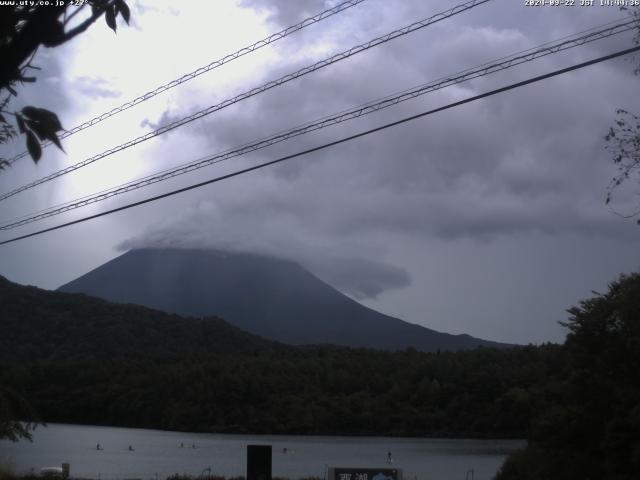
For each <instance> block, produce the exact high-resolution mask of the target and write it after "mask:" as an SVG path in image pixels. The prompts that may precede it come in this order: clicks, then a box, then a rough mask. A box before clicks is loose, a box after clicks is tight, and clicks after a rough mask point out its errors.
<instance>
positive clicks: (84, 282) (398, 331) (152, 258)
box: [59, 249, 504, 351]
mask: <svg viewBox="0 0 640 480" xmlns="http://www.w3.org/2000/svg"><path fill="white" fill-rule="evenodd" d="M59 290H60V291H62V292H76V293H85V294H87V295H92V296H97V297H101V298H104V299H106V300H109V301H112V302H119V303H135V304H139V305H145V306H147V307H151V308H155V309H158V310H162V311H165V312H170V313H176V314H179V315H186V316H196V317H200V316H207V315H216V316H219V317H222V318H224V319H225V320H227V321H229V322H230V323H232V324H233V325H236V326H238V327H239V328H241V329H243V330H246V331H248V332H251V333H254V334H257V335H260V336H262V337H265V338H269V339H273V340H277V341H280V342H284V343H289V344H294V345H297V344H320V343H329V344H336V345H346V346H352V347H369V348H380V349H389V350H395V349H404V348H408V347H414V348H416V349H419V350H423V351H435V350H438V349H443V350H461V349H468V348H475V347H477V346H480V345H483V346H494V347H499V346H504V345H503V344H499V343H495V342H488V341H484V340H480V339H476V338H473V337H471V336H469V335H449V334H445V333H440V332H436V331H433V330H430V329H427V328H424V327H421V326H418V325H414V324H410V323H407V322H404V321H402V320H399V319H397V318H393V317H390V316H387V315H383V314H381V313H379V312H376V311H374V310H372V309H370V308H367V307H365V306H363V305H360V304H359V303H357V302H355V301H354V300H352V299H350V298H349V297H347V296H346V295H343V294H342V293H340V292H338V291H337V290H335V289H334V288H332V287H331V286H329V285H327V284H326V283H324V282H322V281H321V280H319V279H318V278H316V277H315V276H313V275H312V274H311V273H309V272H308V271H306V270H305V269H303V268H302V267H300V266H299V265H298V264H296V263H293V262H290V261H286V260H280V259H275V258H268V257H263V256H259V255H252V254H241V253H226V252H220V251H201V250H171V249H162V250H161V249H144V250H132V251H129V252H127V253H125V254H124V255H122V256H120V257H118V258H116V259H114V260H112V261H110V262H107V263H106V264H104V265H102V266H100V267H98V268H96V269H95V270H93V271H91V272H89V273H87V274H85V275H83V276H81V277H79V278H78V279H76V280H74V281H72V282H70V283H68V284H66V285H64V286H62V287H60V289H59Z"/></svg>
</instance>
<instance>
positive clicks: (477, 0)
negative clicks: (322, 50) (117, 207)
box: [0, 0, 492, 201]
mask: <svg viewBox="0 0 640 480" xmlns="http://www.w3.org/2000/svg"><path fill="white" fill-rule="evenodd" d="M490 1H492V0H470V1H468V2H466V3H463V4H460V5H457V6H455V7H453V8H450V9H449V10H446V11H444V12H440V13H437V14H435V15H433V16H431V17H429V18H427V19H424V20H420V21H418V22H414V23H412V24H411V25H408V26H406V27H403V28H400V29H398V30H394V31H393V32H390V33H387V34H386V35H382V36H380V37H377V38H374V39H373V40H370V41H368V42H366V43H363V44H360V45H357V46H355V47H352V48H350V49H349V50H345V51H343V52H341V53H338V54H336V55H333V56H331V57H329V58H326V59H325V60H322V61H320V62H317V63H315V64H313V65H311V66H307V67H304V68H302V69H300V70H297V71H296V72H293V73H289V74H287V75H284V76H282V77H280V78H278V79H277V80H272V81H270V82H268V83H266V84H264V85H262V86H260V87H256V88H253V89H251V90H248V91H246V92H244V93H241V94H240V95H236V96H235V97H233V98H230V99H228V100H224V101H223V102H221V103H218V104H216V105H212V106H210V107H208V108H205V109H203V110H200V111H199V112H196V113H194V114H192V115H189V116H187V117H184V118H182V119H180V120H176V121H174V122H172V123H170V124H168V125H165V126H163V127H160V128H158V129H156V130H154V131H152V132H149V133H146V134H144V135H141V136H139V137H137V138H134V139H133V140H129V141H128V142H126V143H123V144H120V145H118V146H116V147H113V148H110V149H109V150H106V151H104V152H102V153H100V154H98V155H95V156H93V157H90V158H87V159H85V160H82V161H80V162H78V163H75V164H73V165H70V166H69V167H66V168H64V169H62V170H58V171H57V172H54V173H52V174H50V175H47V176H45V177H42V178H40V179H38V180H35V181H33V182H31V183H28V184H26V185H23V186H21V187H18V188H16V189H14V190H12V191H10V192H8V193H4V194H2V195H0V201H1V200H6V199H7V198H10V197H12V196H14V195H17V194H18V193H20V192H23V191H25V190H28V189H30V188H33V187H36V186H38V185H41V184H43V183H45V182H48V181H51V180H53V179H55V178H58V177H61V176H62V175H65V174H67V173H70V172H73V171H75V170H78V169H79V168H82V167H85V166H87V165H90V164H92V163H94V162H96V161H98V160H100V159H102V158H105V157H107V156H109V155H113V154H114V153H117V152H121V151H122V150H125V149H127V148H129V147H132V146H134V145H137V144H139V143H142V142H144V141H146V140H149V139H151V138H154V137H157V136H158V135H162V134H164V133H167V132H169V131H171V130H173V129H175V128H178V127H181V126H182V125H185V124H187V123H190V122H193V121H194V120H198V119H200V118H202V117H204V116H207V115H210V114H212V113H214V112H217V111H218V110H222V109H223V108H226V107H228V106H230V105H233V104H235V103H238V102H240V101H242V100H245V99H247V98H250V97H253V96H255V95H258V94H259V93H263V92H265V91H267V90H270V89H272V88H274V87H278V86H280V85H283V84H285V83H287V82H290V81H291V80H294V79H296V78H299V77H302V76H304V75H307V74H308V73H311V72H314V71H316V70H319V69H321V68H324V67H327V66H329V65H332V64H334V63H336V62H339V61H341V60H344V59H346V58H349V57H351V56H353V55H356V54H358V53H361V52H364V51H366V50H369V49H370V48H373V47H377V46H378V45H382V44H384V43H386V42H389V41H391V40H393V39H395V38H398V37H401V36H403V35H407V34H409V33H411V32H415V31H416V30H420V29H422V28H425V27H427V26H429V25H432V24H434V23H436V22H440V21H442V20H445V19H447V18H449V17H452V16H454V15H457V14H459V13H462V12H465V11H467V10H470V9H471V8H474V7H477V6H478V5H481V4H484V3H487V2H490Z"/></svg>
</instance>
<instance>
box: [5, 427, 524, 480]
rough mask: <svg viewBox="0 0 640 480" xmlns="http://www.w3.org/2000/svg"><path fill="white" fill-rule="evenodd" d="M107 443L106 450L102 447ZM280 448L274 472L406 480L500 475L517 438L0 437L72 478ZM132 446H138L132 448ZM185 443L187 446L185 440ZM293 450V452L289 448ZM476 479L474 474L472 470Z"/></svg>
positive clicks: (50, 432) (134, 433)
mask: <svg viewBox="0 0 640 480" xmlns="http://www.w3.org/2000/svg"><path fill="white" fill-rule="evenodd" d="M98 443H99V444H100V446H101V448H102V450H99V451H98V450H96V445H97V444H98ZM250 444H256V445H272V446H273V475H274V476H279V477H288V478H291V479H298V478H302V477H309V476H315V477H321V478H325V473H326V469H327V467H374V468H378V467H386V468H388V467H389V465H387V463H386V460H387V452H391V454H392V458H393V463H392V467H393V468H401V469H402V470H403V473H404V480H465V476H466V474H467V472H468V471H469V470H471V469H473V470H474V479H475V480H488V479H491V478H493V476H494V475H495V473H496V472H497V470H498V469H499V468H500V465H502V462H503V461H504V458H505V457H506V456H507V455H508V454H509V453H510V452H512V451H513V450H515V449H517V448H520V447H522V446H523V445H524V442H523V441H517V440H450V439H415V438H386V437H323V436H265V435H217V434H197V433H181V432H164V431H159V430H143V429H129V428H112V427H91V426H79V425H61V424H49V425H48V427H46V428H44V427H38V429H37V430H36V431H35V433H34V436H33V443H29V442H24V441H23V442H19V443H11V442H8V441H0V464H5V465H6V464H8V465H9V466H13V467H14V468H15V471H16V472H18V473H23V472H28V471H30V470H31V469H32V468H33V469H35V470H36V471H39V469H40V468H41V467H48V466H60V465H61V464H62V463H69V464H70V465H71V476H75V477H83V478H92V479H100V480H105V479H113V478H118V479H122V478H139V479H156V478H158V479H160V480H163V479H165V478H166V477H167V476H169V475H172V474H174V473H180V474H184V473H186V474H190V475H193V476H198V475H201V474H203V473H204V474H208V473H209V470H208V469H209V468H210V469H211V470H210V471H211V473H212V474H218V475H224V476H227V477H230V476H239V475H246V455H247V454H246V450H247V445H250ZM129 445H131V446H132V448H133V451H129ZM181 445H183V446H181ZM285 449H286V451H285ZM469 478H471V474H469Z"/></svg>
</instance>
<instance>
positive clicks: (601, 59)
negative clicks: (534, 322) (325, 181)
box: [0, 46, 640, 245]
mask: <svg viewBox="0 0 640 480" xmlns="http://www.w3.org/2000/svg"><path fill="white" fill-rule="evenodd" d="M639 50H640V46H637V47H633V48H628V49H625V50H621V51H618V52H615V53H612V54H609V55H605V56H602V57H599V58H595V59H593V60H589V61H587V62H582V63H579V64H576V65H572V66H570V67H566V68H562V69H560V70H555V71H553V72H550V73H546V74H544V75H539V76H537V77H533V78H529V79H527V80H523V81H521V82H517V83H513V84H511V85H507V86H505V87H501V88H497V89H495V90H491V91H489V92H485V93H482V94H480V95H475V96H473V97H469V98H466V99H464V100H460V101H457V102H453V103H450V104H448V105H445V106H443V107H439V108H435V109H433V110H429V111H426V112H422V113H419V114H417V115H412V116H410V117H405V118H403V119H401V120H397V121H395V122H391V123H387V124H385V125H381V126H379V127H376V128H372V129H369V130H365V131H363V132H360V133H356V134H354V135H350V136H348V137H343V138H341V139H338V140H335V141H333V142H329V143H325V144H323V145H319V146H317V147H313V148H309V149H307V150H304V151H301V152H297V153H294V154H292V155H286V156H284V157H280V158H277V159H275V160H271V161H269V162H265V163H260V164H258V165H254V166H252V167H248V168H244V169H242V170H238V171H236V172H233V173H229V174H226V175H222V176H219V177H215V178H211V179H209V180H207V181H204V182H200V183H196V184H193V185H189V186H187V187H183V188H179V189H177V190H172V191H170V192H166V193H163V194H160V195H156V196H154V197H149V198H146V199H144V200H140V201H138V202H133V203H129V204H127V205H123V206H120V207H117V208H114V209H111V210H106V211H104V212H100V213H97V214H95V215H90V216H87V217H83V218H79V219H77V220H73V221H71V222H66V223H62V224H59V225H55V226H53V227H49V228H45V229H42V230H38V231H36V232H32V233H28V234H25V235H21V236H18V237H14V238H11V239H9V240H4V241H1V242H0V245H7V244H9V243H13V242H17V241H19V240H24V239H26V238H30V237H34V236H36V235H41V234H43V233H48V232H52V231H54V230H59V229H61V228H66V227H70V226H72V225H76V224H78V223H82V222H86V221H89V220H94V219H96V218H100V217H104V216H106V215H111V214H113V213H117V212H121V211H124V210H128V209H130V208H134V207H138V206H140V205H145V204H147V203H151V202H155V201H157V200H161V199H163V198H167V197H171V196H173V195H177V194H179V193H184V192H188V191H190V190H194V189H196V188H200V187H204V186H205V185H210V184H213V183H217V182H220V181H222V180H227V179H229V178H233V177H237V176H239V175H242V174H245V173H249V172H252V171H254V170H259V169H262V168H265V167H268V166H271V165H275V164H278V163H281V162H284V161H286V160H291V159H293V158H297V157H301V156H303V155H308V154H310V153H314V152H318V151H320V150H324V149H327V148H329V147H333V146H335V145H339V144H341V143H345V142H349V141H351V140H355V139H357V138H360V137H364V136H367V135H371V134H373V133H376V132H380V131H382V130H386V129H387V128H391V127H395V126H398V125H401V124H404V123H407V122H410V121H413V120H417V119H418V118H422V117H426V116H428V115H432V114H434V113H438V112H442V111H444V110H448V109H450V108H454V107H458V106H460V105H464V104H466V103H470V102H474V101H477V100H480V99H483V98H486V97H490V96H493V95H497V94H499V93H503V92H506V91H509V90H513V89H516V88H520V87H523V86H525V85H529V84H532V83H536V82H540V81H542V80H546V79H548V78H551V77H555V76H558V75H562V74H565V73H568V72H571V71H574V70H578V69H581V68H585V67H588V66H590V65H595V64H597V63H600V62H604V61H606V60H611V59H613V58H617V57H621V56H623V55H628V54H630V53H634V52H637V51H639Z"/></svg>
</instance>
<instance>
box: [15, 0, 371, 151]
mask: <svg viewBox="0 0 640 480" xmlns="http://www.w3.org/2000/svg"><path fill="white" fill-rule="evenodd" d="M364 1H366V0H348V1H346V2H342V3H339V4H338V5H336V6H334V7H332V8H328V9H326V10H324V11H322V12H320V13H318V14H316V15H314V16H312V17H308V18H305V19H304V20H302V21H301V22H298V23H296V24H295V25H291V26H290V27H287V28H285V29H283V30H280V31H279V32H276V33H273V34H271V35H269V36H268V37H266V38H263V39H262V40H258V41H257V42H255V43H253V44H252V45H249V46H248V47H243V48H241V49H240V50H237V51H235V52H233V53H230V54H228V55H225V56H224V57H222V58H219V59H218V60H214V61H213V62H211V63H209V64H208V65H205V66H203V67H200V68H198V69H196V70H194V71H192V72H189V73H187V74H185V75H183V76H181V77H180V78H176V79H175V80H171V81H170V82H168V83H165V84H164V85H160V86H159V87H157V88H155V89H154V90H151V91H149V92H147V93H145V94H143V95H140V96H139V97H136V98H134V99H133V100H129V101H128V102H126V103H123V104H122V105H120V106H118V107H115V108H113V109H111V110H109V111H108V112H105V113H102V114H100V115H97V116H96V117H94V118H92V119H90V120H87V121H86V122H84V123H82V124H80V125H78V126H76V127H73V128H72V129H70V130H65V131H64V132H63V133H62V134H60V135H59V136H58V137H59V138H60V139H64V138H67V137H70V136H71V135H73V134H74V133H78V132H80V131H82V130H84V129H86V128H89V127H92V126H94V125H96V124H98V123H100V122H102V121H103V120H106V119H107V118H109V117H113V116H114V115H117V114H118V113H120V112H124V111H125V110H128V109H129V108H131V107H133V106H135V105H138V104H139V103H142V102H144V101H146V100H149V99H150V98H153V97H155V96H156V95H159V94H161V93H163V92H166V91H167V90H170V89H172V88H173V87H177V86H178V85H181V84H183V83H185V82H188V81H189V80H193V79H194V78H196V77H198V76H200V75H202V74H203V73H207V72H210V71H211V70H214V69H216V68H218V67H221V66H222V65H224V64H226V63H229V62H231V61H233V60H235V59H237V58H240V57H242V56H244V55H247V54H248V53H252V52H255V51H256V50H258V49H260V48H262V47H266V46H267V45H270V44H272V43H274V42H277V41H278V40H281V39H283V38H285V37H287V36H289V35H291V34H292V33H295V32H297V31H299V30H302V29H303V28H306V27H308V26H310V25H314V24H316V23H318V22H320V21H322V20H324V19H326V18H329V17H331V16H333V15H335V14H337V13H340V12H342V11H344V10H347V9H348V8H351V7H354V6H356V5H358V4H359V3H362V2H364ZM49 145H51V142H50V141H46V142H43V143H42V144H41V147H43V148H44V147H48V146H49ZM28 154H29V152H28V151H27V150H25V151H24V152H22V153H20V154H18V155H16V156H15V157H13V158H11V159H9V160H8V162H9V163H14V162H16V161H17V160H19V159H21V158H23V157H26V156H27V155H28Z"/></svg>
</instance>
